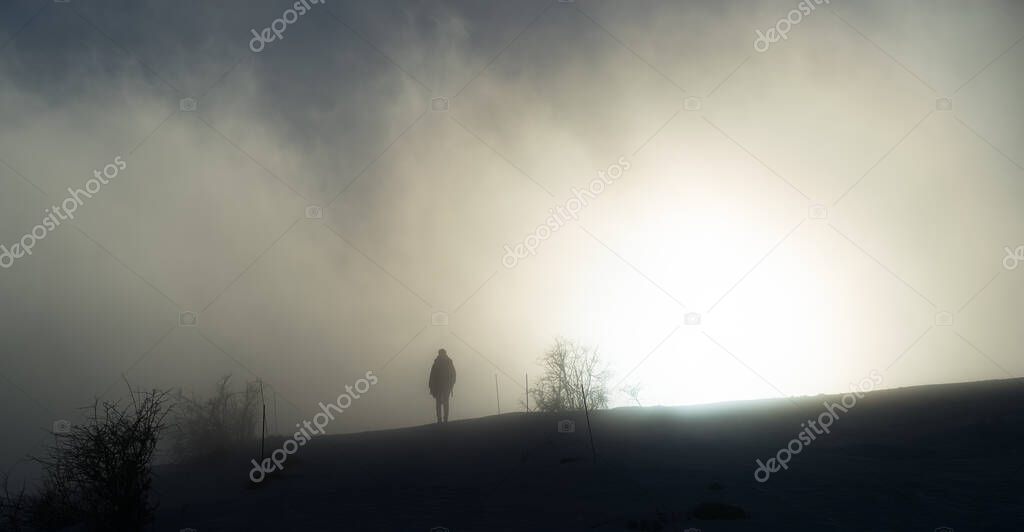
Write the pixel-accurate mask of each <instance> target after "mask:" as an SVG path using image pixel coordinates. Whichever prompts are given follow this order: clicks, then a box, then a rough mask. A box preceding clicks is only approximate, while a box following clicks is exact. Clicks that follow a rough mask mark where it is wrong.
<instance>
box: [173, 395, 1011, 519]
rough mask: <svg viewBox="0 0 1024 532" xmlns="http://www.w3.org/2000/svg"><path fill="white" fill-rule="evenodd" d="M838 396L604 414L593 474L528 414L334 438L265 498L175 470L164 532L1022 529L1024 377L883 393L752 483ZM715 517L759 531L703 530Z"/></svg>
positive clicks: (240, 463)
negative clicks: (734, 514)
mask: <svg viewBox="0 0 1024 532" xmlns="http://www.w3.org/2000/svg"><path fill="white" fill-rule="evenodd" d="M839 398H840V396H817V397H805V398H798V399H795V400H794V401H795V403H796V404H793V403H792V402H790V401H789V400H784V399H780V400H767V401H753V402H739V403H727V404H718V405H704V406H694V407H672V408H620V409H615V410H610V411H604V412H598V413H596V414H592V415H591V421H592V423H593V432H594V442H595V445H596V448H597V455H598V456H597V464H596V465H594V464H593V463H592V462H591V454H590V444H589V441H588V439H587V433H586V421H585V419H584V417H583V415H582V413H579V414H573V415H568V416H566V415H549V414H536V413H534V414H524V413H517V414H506V415H501V416H494V417H488V418H481V419H472V420H465V421H453V422H452V423H451V424H449V425H447V426H434V425H430V426H421V427H411V428H405V429H398V430H389V431H379V432H368V433H361V434H351V435H344V436H321V437H319V438H318V439H314V440H313V442H312V443H310V444H309V445H307V446H305V447H303V448H301V449H300V450H299V451H298V453H297V454H295V455H292V456H291V457H289V459H288V462H287V464H286V466H285V468H286V469H285V471H284V472H283V473H278V474H276V475H275V476H274V477H273V478H270V479H268V480H267V481H265V482H264V483H263V484H261V485H259V486H258V487H255V488H253V487H251V486H250V485H249V483H248V480H247V477H248V470H249V467H250V466H249V465H248V464H246V463H245V462H246V461H247V460H248V458H239V459H238V460H221V461H219V462H218V463H214V464H207V465H202V466H188V467H183V466H163V467H161V468H159V469H158V474H159V479H158V480H157V482H156V488H157V490H158V493H159V498H160V503H161V509H160V511H159V513H158V520H157V523H156V529H157V530H160V531H164V530H169V531H175V532H177V531H179V530H181V529H183V528H194V529H196V530H197V531H198V532H216V531H228V530H231V531H236V530H238V531H245V530H254V531H262V530H266V531H281V532H283V531H293V530H294V531H298V530H302V531H313V532H315V531H328V530H331V531H335V530H338V531H341V530H357V531H362V530H367V531H369V530H386V531H424V532H429V531H430V530H431V529H432V528H433V527H445V528H447V529H448V530H450V531H452V532H464V531H490V530H515V531H548V530H550V531H568V530H594V531H613V530H614V531H618V530H665V531H671V530H677V531H684V530H686V529H688V528H695V529H700V530H702V531H703V532H717V531H740V530H742V531H803V530H807V531H900V532H909V531H921V532H934V531H935V529H936V528H939V527H949V528H950V529H952V530H953V531H955V532H975V531H1019V530H1024V481H1022V478H1024V452H1022V449H1024V447H1022V445H1021V442H1022V440H1024V380H1007V381H989V382H982V383H968V384H951V385H939V386H925V387H915V388H905V389H899V390H886V391H880V392H875V393H871V394H868V395H867V396H866V397H864V398H863V399H861V400H860V401H859V402H858V404H857V406H856V407H855V408H853V409H851V410H850V412H849V413H847V414H841V417H840V418H839V419H838V420H837V421H836V422H835V424H833V425H832V427H831V431H832V433H831V434H829V435H824V436H819V437H818V439H817V440H816V441H814V442H813V443H812V444H811V445H809V446H807V447H806V448H805V449H804V450H803V451H802V452H801V453H800V454H798V455H796V456H794V457H793V459H792V461H791V462H790V464H789V469H788V470H783V471H779V472H777V473H774V474H773V475H772V476H771V478H770V480H768V481H767V482H766V483H763V484H761V483H758V482H756V481H755V480H754V477H753V472H754V469H755V467H756V464H755V460H756V459H761V460H762V461H765V460H767V459H768V458H769V457H771V456H774V455H775V454H776V452H777V451H778V450H779V449H780V448H781V447H783V446H784V445H786V443H787V442H788V441H789V440H791V439H792V438H795V437H796V435H797V433H798V431H800V430H801V428H800V423H801V422H804V421H806V420H807V419H810V418H817V416H818V414H819V413H821V412H822V411H823V409H824V407H823V406H822V402H823V401H825V400H831V401H838V400H839ZM563 418H570V419H573V420H574V421H575V423H576V432H575V433H571V434H565V433H559V432H558V430H557V425H558V421H559V420H560V419H563ZM272 448H274V447H273V446H271V445H269V444H268V449H272ZM716 502H718V503H725V504H729V505H734V506H737V507H739V508H741V509H742V510H743V511H744V512H745V513H746V514H748V518H746V519H741V520H719V519H699V518H698V517H697V516H695V515H694V509H695V508H696V507H697V506H698V504H700V503H716Z"/></svg>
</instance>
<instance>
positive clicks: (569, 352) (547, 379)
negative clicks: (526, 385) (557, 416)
mask: <svg viewBox="0 0 1024 532" xmlns="http://www.w3.org/2000/svg"><path fill="white" fill-rule="evenodd" d="M540 365H541V366H542V367H543V368H544V374H543V375H542V376H541V378H540V381H539V382H538V383H537V385H536V386H533V387H531V388H530V390H529V393H530V396H531V397H533V402H534V404H535V405H537V410H539V411H541V412H563V411H568V410H582V409H583V406H584V404H583V403H584V398H586V406H587V407H589V408H591V409H601V408H608V378H609V376H610V375H611V374H610V372H609V371H608V370H607V369H605V366H604V363H603V362H602V361H601V357H600V355H599V354H598V352H597V350H594V349H589V348H586V347H583V346H581V345H580V344H578V343H576V342H573V341H571V340H566V339H564V338H558V339H556V340H555V345H554V346H552V347H551V348H550V349H548V351H547V352H545V353H544V355H543V356H541V357H540Z"/></svg>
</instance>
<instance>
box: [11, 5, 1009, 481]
mask: <svg viewBox="0 0 1024 532" xmlns="http://www.w3.org/2000/svg"><path fill="white" fill-rule="evenodd" d="M809 4H810V5H813V7H814V9H813V10H811V9H808V10H807V11H808V12H807V13H806V14H805V13H802V12H799V11H796V13H797V14H796V15H792V13H793V11H792V10H794V9H795V8H796V6H797V2H795V1H782V0H780V1H762V2H758V3H756V4H755V3H751V2H745V1H734V2H733V1H730V2H722V1H711V0H708V1H704V2H686V3H683V2H668V1H666V2H642V3H634V2H628V3H627V2H610V1H609V2H599V1H584V0H578V1H577V2H575V3H573V2H557V1H539V0H538V1H521V2H486V3H485V2H477V1H470V0H467V1H464V2H392V1H379V2H343V1H338V0H330V1H328V2H327V3H325V4H313V3H309V8H308V9H304V11H305V12H304V14H302V15H301V16H298V17H297V18H295V19H294V21H292V22H291V23H289V24H287V26H286V27H284V26H279V28H283V29H281V31H280V38H277V37H276V36H275V38H274V40H271V41H267V42H261V41H253V39H254V34H255V35H260V32H261V31H262V30H263V28H268V27H270V26H271V25H272V24H273V23H274V21H275V19H278V18H280V17H282V14H283V13H285V11H286V10H287V9H289V8H291V7H292V3H289V2H270V1H264V2H251V1H248V0H246V1H241V0H239V1H230V2H216V3H206V2H169V1H168V2H157V1H153V0H148V1H139V2H115V1H102V0H90V1H84V0H83V1H79V0H72V1H71V2H70V3H55V2H53V1H51V0H38V1H28V0H13V1H10V0H9V1H5V2H3V3H2V4H0V47H2V49H0V244H3V245H4V246H6V248H7V249H10V248H11V246H12V245H14V244H16V243H18V242H20V241H22V238H23V236H24V235H26V234H29V233H31V232H32V231H33V228H34V226H36V225H37V224H40V223H41V220H42V219H43V217H44V216H45V215H46V209H47V208H51V207H52V206H54V205H58V204H60V202H62V201H63V200H64V199H65V198H67V197H68V195H69V192H68V188H69V187H72V188H75V189H77V188H81V187H84V186H85V185H86V181H87V180H89V179H90V178H92V176H93V171H94V170H102V169H103V168H104V166H105V165H107V164H110V163H112V162H113V161H114V160H115V158H118V157H120V158H121V160H122V161H123V162H124V163H125V168H124V169H123V170H121V171H120V172H119V174H118V175H117V177H116V178H115V179H111V180H109V183H107V184H104V185H103V186H102V188H101V189H100V190H99V191H97V192H96V193H95V194H93V195H92V197H91V198H86V199H84V200H83V201H82V202H81V203H82V204H81V205H80V206H79V207H78V208H77V210H76V212H75V213H74V220H73V221H68V222H65V223H62V224H61V225H60V226H59V227H56V228H55V229H54V230H52V231H50V232H49V233H48V234H47V235H46V236H45V238H42V239H38V240H37V241H36V242H35V245H34V247H33V249H32V254H31V255H25V256H23V257H20V258H18V259H17V260H16V261H14V262H13V265H11V266H10V267H9V268H4V269H0V297H2V301H3V306H2V316H0V331H2V334H0V351H2V359H0V396H2V398H3V400H2V401H0V405H2V406H0V409H2V412H3V414H2V415H3V420H4V431H5V433H6V434H7V436H8V437H5V438H4V444H3V445H4V449H3V455H2V456H3V459H4V464H11V463H13V462H14V461H15V460H17V459H18V458H20V457H21V456H23V455H24V454H25V453H28V452H37V450H38V449H39V445H41V444H42V443H45V442H46V441H49V440H48V438H49V436H48V435H47V432H46V431H48V430H50V429H51V428H52V423H53V422H54V421H55V420H60V419H67V420H71V421H75V420H79V419H81V416H82V412H81V411H80V410H78V408H79V407H82V406H85V405H89V404H91V402H92V401H93V399H94V398H96V397H101V398H106V399H117V398H119V397H125V395H126V393H127V387H126V384H125V381H127V382H129V383H131V385H132V386H137V387H140V388H152V387H158V388H182V389H184V390H185V391H186V392H193V391H194V392H195V393H196V394H197V395H202V394H204V393H207V392H208V391H209V390H210V389H212V386H213V384H214V382H215V381H216V380H217V379H218V378H219V377H221V376H223V375H228V374H231V375H233V379H234V380H235V381H236V383H237V384H239V385H241V383H243V382H245V381H251V380H256V379H262V380H263V382H264V383H265V385H266V386H267V388H268V390H269V391H268V397H272V398H273V399H272V404H273V405H274V406H273V407H272V408H273V412H272V414H271V417H272V420H273V426H272V428H277V427H280V429H281V432H286V431H288V429H289V427H290V426H291V424H292V423H295V422H297V421H299V420H302V419H308V418H309V417H310V416H311V415H312V414H313V413H315V412H316V411H317V410H318V407H317V403H318V402H321V401H324V402H330V401H332V400H333V399H334V398H335V397H337V395H338V394H339V393H341V392H343V391H344V386H345V385H347V384H352V383H354V382H355V381H356V380H357V379H358V378H360V377H362V376H363V375H364V374H365V373H366V372H367V371H373V372H374V373H375V375H377V376H379V384H377V385H376V386H374V387H373V388H372V389H371V391H370V392H368V393H367V394H365V396H364V397H362V398H360V399H359V400H357V402H356V403H355V404H354V405H353V406H352V407H351V408H350V409H349V410H348V411H346V413H345V414H344V417H343V418H342V419H341V420H340V421H339V422H335V423H333V424H332V425H331V427H330V431H332V432H352V431H361V430H372V429H382V428H391V427H400V426H407V425H415V424H422V423H427V422H430V421H432V419H433V415H434V412H433V405H432V401H431V399H430V397H429V396H428V393H427V372H428V370H429V367H430V364H431V362H432V360H433V358H434V356H435V354H436V352H437V350H438V349H439V348H445V349H447V350H448V352H449V354H450V355H451V356H452V358H453V360H454V363H455V366H456V368H457V370H458V382H457V384H456V388H455V398H454V403H453V409H454V411H453V415H454V418H455V419H465V418H470V417H478V416H484V415H490V414H494V413H496V412H497V411H498V407H499V405H498V402H499V401H500V408H501V410H502V411H505V412H507V411H513V410H523V409H524V407H523V405H522V401H523V400H524V398H525V394H524V385H525V381H526V378H527V374H529V376H530V378H531V379H532V378H535V377H537V375H536V373H537V371H539V369H538V366H537V364H536V362H537V357H538V356H540V355H541V354H542V353H543V352H544V350H545V349H546V348H547V347H549V346H550V345H551V344H552V343H553V342H554V340H555V338H556V337H565V338H568V339H572V340H575V341H578V342H580V343H581V344H583V345H587V346H592V347H595V348H597V349H599V352H600V353H601V354H602V355H603V357H604V359H605V361H606V362H607V364H608V367H609V369H610V371H611V372H612V376H611V379H610V380H609V385H611V386H612V387H613V388H614V390H613V392H614V394H613V396H612V405H613V406H624V405H629V404H634V403H633V401H632V399H630V398H629V397H628V396H627V395H626V394H623V393H621V392H619V389H620V388H621V387H622V386H625V385H632V384H640V385H641V392H640V395H639V399H640V402H641V403H642V404H644V405H645V406H646V405H656V404H662V405H682V404H694V403H707V402H717V401H729V400H743V399H757V398H772V397H780V396H796V395H809V394H818V393H822V392H844V391H846V390H848V387H849V385H850V383H851V382H858V381H860V380H861V379H863V378H865V377H866V376H868V375H869V373H870V372H871V371H872V370H878V371H879V372H880V373H881V375H882V376H883V379H884V382H883V384H882V387H885V388H892V387H900V386H908V385H917V384H929V383H945V382H957V381H972V380H983V379H998V378H1007V377H1009V376H1011V375H1020V374H1022V373H1024V362H1022V359H1021V357H1020V356H1019V349H1020V347H1021V344H1022V341H1024V332H1022V330H1024V329H1021V328H1020V327H1019V316H1020V315H1021V313H1022V311H1024V308H1022V301H1024V297H1022V296H1024V280H1022V277H1021V276H1022V275H1024V271H1021V270H1022V269H1024V268H1016V266H1017V262H1018V261H1021V260H1024V248H1022V251H1020V252H1018V251H1016V249H1017V247H1018V246H1022V245H1024V209H1022V208H1021V202H1022V201H1024V169H1022V167H1021V165H1022V163H1024V128H1022V126H1021V124H1024V103H1022V101H1021V98H1020V94H1021V88H1022V79H1021V72H1024V44H1022V43H1021V41H1020V39H1021V37H1022V35H1021V28H1022V27H1024V25H1022V24H1021V23H1022V21H1024V4H1021V3H1019V2H1012V1H1005V2H996V1H985V2H971V3H964V2H958V1H943V2H931V1H929V2H925V1H917V2H901V3H898V5H896V4H892V3H890V2H884V1H862V2H849V1H842V2H840V1H835V0H834V1H832V2H831V3H828V4H826V3H821V4H817V3H814V2H813V1H811V2H809ZM293 13H294V11H293ZM787 16H789V17H790V21H786V22H780V20H782V19H784V18H786V17H787ZM794 20H797V22H795V23H794V22H792V21H794ZM253 30H255V33H254V32H253ZM782 30H786V31H785V36H784V37H785V38H781V37H780V35H779V33H780V31H782ZM758 32H761V35H765V36H766V37H765V40H764V41H762V42H761V43H760V44H758V43H757V42H756V39H758V38H759V37H758V35H759V34H758ZM264 35H273V33H272V32H269V33H264ZM770 41H773V42H770ZM756 47H759V48H761V49H763V50H764V51H759V49H757V48H756ZM765 48H766V49H765ZM254 49H259V51H258V52H254V51H253V50H254ZM190 98H191V99H194V100H189V99H190ZM627 167H628V169H627ZM620 170H621V173H620ZM600 173H604V174H605V175H606V176H610V175H611V174H614V175H617V176H618V177H616V178H614V179H611V178H606V179H605V180H604V181H602V180H601V178H600ZM595 179H596V180H598V181H597V182H599V183H600V185H594V184H593V183H594V182H595V181H594V180H595ZM595 188H599V189H601V190H600V192H599V193H596V194H595V193H592V192H590V191H592V190H594V189H595ZM583 189H590V191H588V192H580V191H581V190H583ZM581 197H582V198H584V199H586V205H579V204H577V202H579V203H582V201H581V200H580V199H579V198H581ZM569 207H572V208H573V212H575V215H574V218H575V219H572V218H568V219H567V218H565V217H564V216H563V214H562V213H565V212H567V211H566V209H567V208H569ZM553 217H554V218H553ZM542 226H543V227H544V228H541V227H542ZM531 235H532V236H531ZM524 241H525V242H526V243H528V244H529V245H530V247H531V249H532V252H531V253H529V254H525V255H524V256H522V257H521V258H520V257H515V256H512V255H508V252H507V251H506V249H511V250H513V255H514V252H515V250H516V249H517V246H518V245H519V244H521V243H523V242H524ZM506 246H509V247H508V248H506ZM518 249H520V250H522V249H524V248H518ZM1007 250H1009V251H1007ZM508 266H511V267H508ZM190 313H195V314H190ZM193 318H194V323H193ZM495 379H497V382H496V380H495ZM496 386H497V388H498V391H497V396H496V392H495V387H496Z"/></svg>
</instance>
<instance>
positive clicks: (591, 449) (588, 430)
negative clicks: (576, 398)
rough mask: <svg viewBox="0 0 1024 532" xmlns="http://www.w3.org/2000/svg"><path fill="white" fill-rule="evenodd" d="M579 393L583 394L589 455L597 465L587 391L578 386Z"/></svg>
mask: <svg viewBox="0 0 1024 532" xmlns="http://www.w3.org/2000/svg"><path fill="white" fill-rule="evenodd" d="M580 391H582V392H583V413H584V414H586V415H587V433H588V434H590V455H591V456H592V457H593V458H594V464H595V465H596V464H597V449H595V448H594V431H593V430H591V428H590V411H589V410H588V409H587V391H586V390H585V389H584V388H583V385H582V384H580Z"/></svg>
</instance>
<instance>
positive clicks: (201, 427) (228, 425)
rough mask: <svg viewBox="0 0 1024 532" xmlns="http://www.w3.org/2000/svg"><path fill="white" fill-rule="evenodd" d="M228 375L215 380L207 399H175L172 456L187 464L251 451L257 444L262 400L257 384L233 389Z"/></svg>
mask: <svg viewBox="0 0 1024 532" xmlns="http://www.w3.org/2000/svg"><path fill="white" fill-rule="evenodd" d="M230 380H231V376H230V375H229V376H226V377H223V378H221V379H220V380H219V381H217V384H216V386H215V387H214V391H213V395H212V396H210V397H209V398H207V399H205V400H204V399H196V398H195V397H187V396H185V395H184V394H182V393H181V392H180V391H179V392H178V395H177V397H176V406H175V413H176V418H175V424H174V430H173V437H172V439H173V444H172V453H173V454H174V456H175V458H177V459H178V460H180V461H190V460H195V459H201V458H206V457H211V456H218V455H222V454H224V453H229V452H233V451H238V450H240V449H247V448H250V447H249V446H251V445H253V444H254V442H255V441H256V428H257V426H258V424H257V423H258V421H259V419H260V415H261V414H260V407H261V406H262V398H261V393H260V387H259V383H257V382H247V383H246V384H245V388H244V389H242V390H240V391H234V390H232V388H231V386H230Z"/></svg>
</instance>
